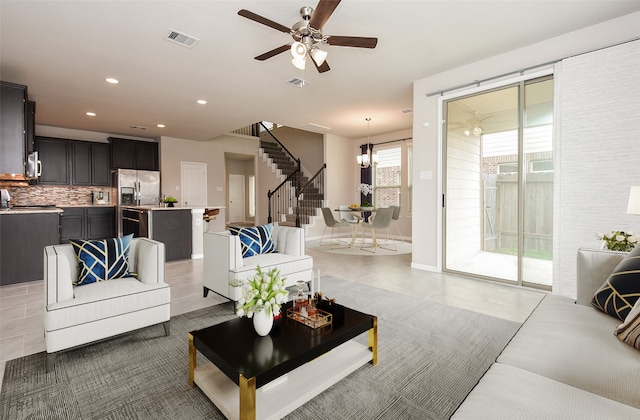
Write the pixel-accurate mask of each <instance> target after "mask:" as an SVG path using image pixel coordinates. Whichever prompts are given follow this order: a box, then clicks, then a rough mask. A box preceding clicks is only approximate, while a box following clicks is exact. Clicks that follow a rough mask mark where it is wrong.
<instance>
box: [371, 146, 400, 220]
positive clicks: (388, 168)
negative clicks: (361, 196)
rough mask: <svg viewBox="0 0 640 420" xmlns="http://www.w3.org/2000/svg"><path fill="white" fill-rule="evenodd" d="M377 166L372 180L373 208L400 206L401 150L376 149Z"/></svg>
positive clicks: (398, 148)
mask: <svg viewBox="0 0 640 420" xmlns="http://www.w3.org/2000/svg"><path fill="white" fill-rule="evenodd" d="M376 153H377V154H378V164H377V165H376V166H375V170H374V175H373V176H374V179H373V198H374V203H373V205H374V206H375V207H389V206H399V205H400V189H401V186H402V148H401V147H399V146H398V147H393V148H388V149H378V150H377V151H376Z"/></svg>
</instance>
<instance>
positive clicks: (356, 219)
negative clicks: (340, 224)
mask: <svg viewBox="0 0 640 420" xmlns="http://www.w3.org/2000/svg"><path fill="white" fill-rule="evenodd" d="M338 210H340V219H341V220H346V221H347V222H349V230H350V231H351V233H352V234H355V233H356V231H357V230H358V224H359V223H360V220H361V219H362V218H361V217H360V213H358V212H353V211H351V209H350V208H349V206H347V205H346V204H343V205H341V206H338Z"/></svg>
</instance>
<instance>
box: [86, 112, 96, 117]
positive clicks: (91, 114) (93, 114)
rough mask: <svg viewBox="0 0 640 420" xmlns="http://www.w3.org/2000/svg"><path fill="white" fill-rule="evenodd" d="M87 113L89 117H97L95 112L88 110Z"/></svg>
mask: <svg viewBox="0 0 640 420" xmlns="http://www.w3.org/2000/svg"><path fill="white" fill-rule="evenodd" d="M87 115H88V116H89V117H95V116H96V113H95V112H87Z"/></svg>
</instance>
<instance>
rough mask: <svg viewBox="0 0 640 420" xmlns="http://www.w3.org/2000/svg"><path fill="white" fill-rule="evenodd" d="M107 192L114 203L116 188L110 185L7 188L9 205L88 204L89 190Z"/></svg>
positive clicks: (115, 200) (89, 199) (89, 198)
mask: <svg viewBox="0 0 640 420" xmlns="http://www.w3.org/2000/svg"><path fill="white" fill-rule="evenodd" d="M93 191H96V192H99V191H102V192H104V193H108V194H109V198H110V201H111V204H116V203H117V199H116V196H115V193H116V189H115V188H111V187H77V186H62V185H61V186H43V185H33V186H29V187H12V188H9V194H11V205H13V206H15V205H21V206H34V205H44V204H55V205H56V206H90V205H92V201H91V198H92V197H91V192H93Z"/></svg>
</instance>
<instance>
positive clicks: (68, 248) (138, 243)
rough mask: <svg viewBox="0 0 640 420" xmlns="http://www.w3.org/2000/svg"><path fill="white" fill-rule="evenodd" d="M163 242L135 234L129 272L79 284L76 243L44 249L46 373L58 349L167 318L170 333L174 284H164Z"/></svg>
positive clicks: (145, 325)
mask: <svg viewBox="0 0 640 420" xmlns="http://www.w3.org/2000/svg"><path fill="white" fill-rule="evenodd" d="M164 263H165V248H164V244H163V243H161V242H157V241H154V240H151V239H148V238H133V239H132V241H131V245H130V248H129V272H132V273H137V275H138V276H137V278H135V277H123V278H119V279H113V280H109V281H101V282H97V283H91V284H87V285H83V286H74V285H73V284H72V281H73V280H75V279H77V278H78V273H79V264H78V260H77V258H76V256H75V252H74V250H73V247H72V245H71V244H62V245H51V246H47V247H45V249H44V286H45V303H46V307H45V313H44V334H45V344H46V348H47V366H46V367H47V372H48V371H50V370H51V368H52V367H53V363H54V362H55V355H56V352H59V351H62V350H67V349H70V348H73V347H77V346H81V345H84V344H87V343H91V342H93V341H98V340H102V339H105V338H109V337H112V336H115V335H118V334H122V333H126V332H130V331H133V330H136V329H139V328H143V327H148V326H150V325H155V324H159V323H164V331H165V334H166V335H169V331H170V329H169V319H170V311H169V307H170V302H171V294H170V288H169V285H168V284H167V283H165V281H164V280H165V278H164V275H165V267H164Z"/></svg>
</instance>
